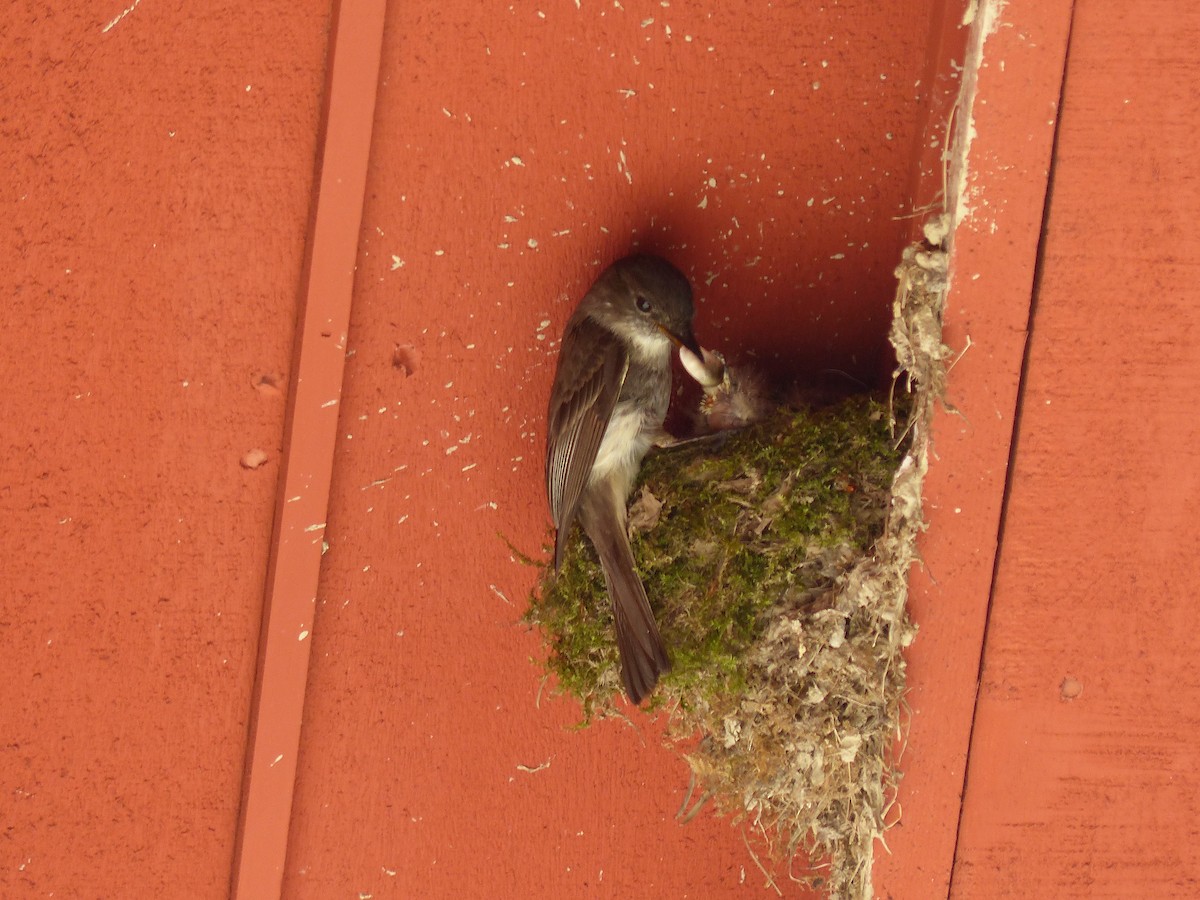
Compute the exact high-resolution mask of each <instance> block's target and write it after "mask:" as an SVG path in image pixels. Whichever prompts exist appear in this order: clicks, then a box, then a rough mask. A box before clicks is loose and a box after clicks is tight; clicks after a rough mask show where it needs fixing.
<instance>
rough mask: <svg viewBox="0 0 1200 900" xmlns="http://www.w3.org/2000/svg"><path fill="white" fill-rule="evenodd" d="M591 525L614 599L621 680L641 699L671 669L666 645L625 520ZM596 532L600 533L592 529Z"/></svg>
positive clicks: (637, 700)
mask: <svg viewBox="0 0 1200 900" xmlns="http://www.w3.org/2000/svg"><path fill="white" fill-rule="evenodd" d="M612 525H613V526H616V527H608V528H600V529H588V536H589V537H590V538H591V539H592V544H593V545H595V547H596V553H597V555H598V556H599V557H600V565H601V567H602V568H603V569H604V581H605V585H606V586H607V587H608V596H609V597H610V598H611V599H612V606H613V620H614V621H615V623H616V630H617V647H618V649H619V650H620V651H621V681H622V682H623V683H624V685H625V693H626V694H627V695H628V697H629V699H630V700H631V701H632V702H633V703H640V702H641V701H642V699H643V698H645V697H646V696H648V695H649V694H650V692H651V691H652V690H654V686H655V685H656V684H658V676H659V675H661V674H663V673H664V672H669V671H670V670H671V661H670V660H669V659H668V658H667V649H666V647H665V646H663V640H662V636H661V635H659V633H658V625H657V624H656V623H655V621H654V613H653V612H652V611H651V609H650V601H649V600H648V599H647V598H646V589H645V588H644V587H643V586H642V580H641V579H640V578H638V574H637V571H636V570H635V569H634V566H633V551H632V550H630V548H629V539H628V538H627V537H626V534H625V528H624V523H623V522H621V523H620V524H619V525H618V523H616V522H614V523H612ZM593 532H597V533H593Z"/></svg>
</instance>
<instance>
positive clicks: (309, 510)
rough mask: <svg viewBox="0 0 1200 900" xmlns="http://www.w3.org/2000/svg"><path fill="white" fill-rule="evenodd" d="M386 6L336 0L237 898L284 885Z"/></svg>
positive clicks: (249, 898) (236, 868) (237, 852)
mask: <svg viewBox="0 0 1200 900" xmlns="http://www.w3.org/2000/svg"><path fill="white" fill-rule="evenodd" d="M384 10H385V3H384V0H356V2H352V3H351V2H346V3H342V2H336V3H335V7H334V11H333V28H332V33H331V35H330V42H329V47H330V51H329V65H328V76H327V78H328V80H327V82H326V90H325V109H324V114H323V122H324V134H323V141H322V149H321V156H320V163H319V168H318V172H317V179H316V182H317V190H316V195H315V202H314V207H313V213H312V219H311V222H310V227H309V240H308V246H307V248H306V262H305V267H304V274H303V278H302V281H301V294H300V309H299V315H298V323H299V326H300V327H299V331H298V334H297V340H296V349H295V352H294V354H293V363H292V375H291V385H290V390H289V393H288V398H289V403H288V412H287V419H286V423H285V426H284V427H285V432H284V436H285V442H284V446H285V450H284V458H283V464H282V470H281V474H280V483H279V485H280V489H279V493H278V496H277V499H276V512H275V526H274V533H273V535H272V540H271V554H270V559H269V561H268V564H267V578H266V588H265V597H264V606H263V624H262V631H261V633H260V635H259V656H258V669H257V675H256V678H255V685H254V693H253V697H252V701H251V714H250V724H249V730H250V734H249V742H248V745H247V750H246V769H245V775H244V777H243V788H242V803H241V811H240V816H239V820H238V831H237V838H236V843H235V848H234V860H233V871H232V882H231V888H232V889H231V896H232V897H233V898H234V900H263V898H270V897H278V896H279V895H280V892H281V889H282V883H283V867H284V861H285V858H286V854H287V844H288V831H289V827H290V822H291V811H292V797H293V794H294V791H295V779H296V762H297V755H298V751H299V746H300V731H301V719H302V715H303V711H304V695H305V688H306V686H307V679H308V662H309V648H310V646H311V644H312V640H311V634H312V627H313V617H314V612H315V605H316V593H317V582H318V577H319V574H320V566H321V550H322V543H323V540H324V534H325V515H326V511H327V510H328V508H329V485H330V479H331V476H332V470H333V457H334V445H335V441H336V436H337V427H338V414H339V409H338V408H339V405H340V400H341V392H342V374H343V369H344V364H345V346H346V332H347V328H348V327H349V321H350V305H351V297H352V293H353V288H354V268H355V261H356V258H357V253H358V237H359V229H360V226H361V223H362V210H363V200H364V194H365V190H366V180H367V164H368V158H369V152H370V146H371V131H372V125H373V122H374V115H375V95H376V89H377V85H378V80H379V63H380V56H381V52H382V42H383V23H384Z"/></svg>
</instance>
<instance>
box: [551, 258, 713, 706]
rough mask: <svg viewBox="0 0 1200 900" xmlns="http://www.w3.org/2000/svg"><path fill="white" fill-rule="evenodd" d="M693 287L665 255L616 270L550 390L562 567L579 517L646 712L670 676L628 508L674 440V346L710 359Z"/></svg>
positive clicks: (624, 668) (569, 340) (576, 316)
mask: <svg viewBox="0 0 1200 900" xmlns="http://www.w3.org/2000/svg"><path fill="white" fill-rule="evenodd" d="M692 316H693V309H692V288H691V285H690V284H688V280H687V278H685V277H684V276H683V274H682V273H681V272H680V271H679V270H678V269H676V268H675V267H674V266H673V265H671V264H670V263H669V262H667V261H666V260H664V259H660V258H659V257H656V256H642V255H639V256H628V257H626V258H624V259H621V260H618V261H617V262H615V263H613V264H612V265H611V266H609V267H608V268H607V269H605V270H604V271H603V272H602V273H601V274H600V277H599V278H597V279H596V283H595V284H593V285H592V287H591V289H590V290H588V292H587V294H585V295H584V297H583V299H582V300H580V301H579V306H577V307H576V308H575V312H574V313H573V314H572V315H571V318H570V320H569V321H568V322H567V327H566V331H564V332H563V339H562V350H561V352H560V354H559V357H558V371H557V372H556V373H555V376H554V387H553V388H552V389H551V391H550V411H549V424H548V428H547V433H546V493H547V495H548V497H549V499H550V511H551V515H552V516H553V518H554V525H555V527H556V528H557V529H558V534H557V536H556V539H555V544H554V567H555V570H556V571H557V569H558V567H559V566H560V565H561V564H562V557H563V550H564V548H565V547H566V543H567V536H568V534H569V533H570V530H571V524H572V523H573V522H574V521H575V519H576V517H578V519H579V524H580V525H582V526H583V530H584V532H585V533H586V534H587V536H588V538H589V539H590V540H591V542H592V545H593V546H594V547H595V548H596V554H597V555H598V556H599V558H600V565H601V566H602V567H603V569H604V582H605V586H606V588H607V589H608V596H609V598H610V599H611V600H612V607H613V619H614V620H615V622H616V630H617V646H618V648H619V649H620V651H621V680H622V682H623V683H624V685H625V693H626V694H627V695H628V696H629V699H630V700H631V701H633V702H634V703H640V702H641V700H642V698H644V697H645V696H647V695H648V694H649V693H650V692H651V691H652V690H653V689H654V686H655V684H657V683H658V676H659V675H660V674H662V673H663V672H667V671H669V670H670V668H671V663H670V660H669V659H668V658H667V651H666V648H665V647H664V646H663V641H662V637H661V636H660V635H659V633H658V626H657V625H656V624H655V622H654V614H653V613H652V612H651V611H650V603H649V601H647V599H646V589H645V588H644V587H643V586H642V581H641V579H640V578H639V577H638V575H637V572H636V571H635V570H634V564H633V553H632V551H631V550H630V548H629V537H628V532H627V509H626V500H627V499H628V497H629V492H630V489H631V488H632V487H633V482H634V480H635V479H636V478H637V473H638V469H639V467H640V466H641V464H642V457H644V456H645V455H646V451H647V450H649V449H650V447H651V446H652V445H653V444H655V443H658V442H660V441H663V440H664V439H665V440H669V436H668V435H667V434H666V432H665V431H664V430H663V419H664V418H665V417H666V414H667V406H668V404H669V402H670V398H671V348H672V345H675V346H684V347H687V348H688V349H689V350H691V351H692V352H693V353H696V354H697V355H699V354H700V353H701V350H700V347H699V345H698V344H697V343H696V338H695V336H694V335H693V334H692Z"/></svg>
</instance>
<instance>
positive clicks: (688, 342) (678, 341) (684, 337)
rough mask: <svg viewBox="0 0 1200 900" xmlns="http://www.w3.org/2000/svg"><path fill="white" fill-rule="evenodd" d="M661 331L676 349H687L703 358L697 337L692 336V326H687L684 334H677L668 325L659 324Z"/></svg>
mask: <svg viewBox="0 0 1200 900" xmlns="http://www.w3.org/2000/svg"><path fill="white" fill-rule="evenodd" d="M658 328H659V331H661V332H662V333H663V334H665V335H666V336H667V338H668V340H670V341H671V343H672V344H674V345H675V346H676V347H687V348H688V349H689V350H691V351H692V352H693V353H695V354H696V355H697V356H703V355H704V352H703V351H702V350H701V349H700V344H699V343H698V342H697V340H696V336H695V335H694V334H692V326H691V325H685V326H684V331H683V334H676V333H675V332H674V331H672V330H671V329H670V328H668V327H667V326H666V325H663V324H661V323H658Z"/></svg>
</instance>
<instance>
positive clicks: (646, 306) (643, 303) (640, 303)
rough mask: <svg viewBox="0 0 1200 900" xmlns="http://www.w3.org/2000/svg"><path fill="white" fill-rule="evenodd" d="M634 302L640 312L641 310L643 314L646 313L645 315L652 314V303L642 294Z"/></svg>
mask: <svg viewBox="0 0 1200 900" xmlns="http://www.w3.org/2000/svg"><path fill="white" fill-rule="evenodd" d="M634 302H635V303H636V304H637V308H638V309H639V310H641V311H642V312H644V313H648V312H650V301H649V300H647V299H646V298H645V297H643V296H642V295H641V294H638V295H637V297H635V298H634Z"/></svg>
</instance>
